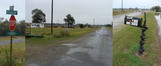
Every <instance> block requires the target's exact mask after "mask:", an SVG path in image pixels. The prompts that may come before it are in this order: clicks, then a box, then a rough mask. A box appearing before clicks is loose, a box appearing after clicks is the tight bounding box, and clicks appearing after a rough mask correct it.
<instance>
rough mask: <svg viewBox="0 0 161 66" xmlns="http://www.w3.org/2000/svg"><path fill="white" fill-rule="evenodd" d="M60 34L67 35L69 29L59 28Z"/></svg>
mask: <svg viewBox="0 0 161 66" xmlns="http://www.w3.org/2000/svg"><path fill="white" fill-rule="evenodd" d="M60 36H62V37H64V36H69V29H65V30H61V31H60Z"/></svg>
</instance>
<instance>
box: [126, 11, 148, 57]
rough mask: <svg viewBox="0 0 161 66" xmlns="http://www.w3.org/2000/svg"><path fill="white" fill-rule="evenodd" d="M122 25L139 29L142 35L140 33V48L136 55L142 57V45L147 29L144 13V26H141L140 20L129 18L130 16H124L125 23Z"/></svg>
mask: <svg viewBox="0 0 161 66" xmlns="http://www.w3.org/2000/svg"><path fill="white" fill-rule="evenodd" d="M124 24H126V25H131V26H136V27H141V30H142V33H141V36H140V38H141V40H140V42H139V43H140V46H139V50H138V55H142V54H143V52H144V48H143V46H144V44H145V39H146V38H145V36H146V35H145V31H146V30H147V29H148V27H147V26H146V12H144V24H143V25H142V18H138V17H130V16H125V22H124Z"/></svg>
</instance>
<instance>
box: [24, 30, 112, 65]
mask: <svg viewBox="0 0 161 66" xmlns="http://www.w3.org/2000/svg"><path fill="white" fill-rule="evenodd" d="M112 42H113V41H112V31H110V30H108V29H107V28H105V27H102V28H101V29H99V30H96V31H95V32H92V33H90V34H88V35H86V36H83V37H81V38H79V39H76V40H73V41H72V42H70V43H67V44H62V45H60V46H57V47H53V48H52V49H50V50H48V51H46V53H45V52H43V53H45V54H44V55H42V54H41V55H42V56H41V57H38V58H35V59H33V58H32V59H31V58H30V59H28V60H27V61H26V66H112V65H113V63H112V62H113V60H112V58H113V51H112V47H113V45H112Z"/></svg>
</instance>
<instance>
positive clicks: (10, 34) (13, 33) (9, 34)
mask: <svg viewBox="0 0 161 66" xmlns="http://www.w3.org/2000/svg"><path fill="white" fill-rule="evenodd" d="M18 35H19V32H14V31H10V32H7V36H18Z"/></svg>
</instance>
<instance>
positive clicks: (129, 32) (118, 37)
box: [113, 13, 155, 66]
mask: <svg viewBox="0 0 161 66" xmlns="http://www.w3.org/2000/svg"><path fill="white" fill-rule="evenodd" d="M153 15H154V13H147V26H148V30H147V31H146V32H145V34H146V35H147V36H146V38H147V39H146V44H145V45H144V48H145V52H144V53H145V54H144V56H137V51H138V48H139V41H140V35H141V28H139V27H134V26H129V25H126V26H124V27H123V28H122V29H121V30H119V31H117V32H115V31H114V33H113V64H114V66H150V64H152V57H154V56H155V54H154V53H155V48H154V44H155V18H154V16H153ZM140 17H143V16H140ZM143 20H144V19H143Z"/></svg>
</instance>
